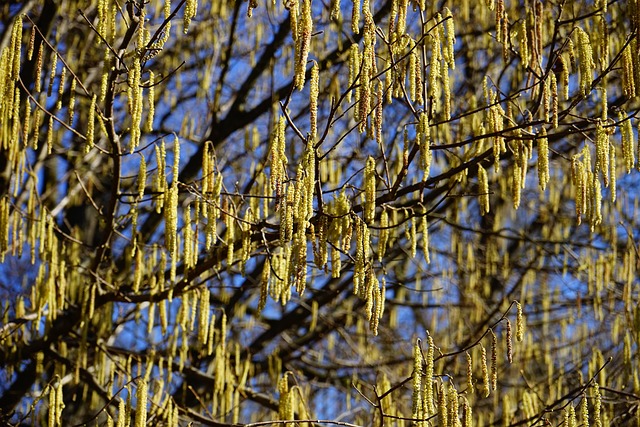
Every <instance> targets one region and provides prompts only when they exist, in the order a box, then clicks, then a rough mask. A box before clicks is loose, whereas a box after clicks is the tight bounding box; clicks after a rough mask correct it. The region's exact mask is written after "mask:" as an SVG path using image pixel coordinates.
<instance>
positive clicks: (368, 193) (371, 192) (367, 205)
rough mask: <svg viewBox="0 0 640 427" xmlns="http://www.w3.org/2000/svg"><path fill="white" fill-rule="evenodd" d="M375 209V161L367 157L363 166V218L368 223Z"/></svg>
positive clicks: (372, 217)
mask: <svg viewBox="0 0 640 427" xmlns="http://www.w3.org/2000/svg"><path fill="white" fill-rule="evenodd" d="M375 211H376V161H375V159H374V158H373V157H371V156H369V157H368V158H367V164H366V166H365V168H364V220H365V222H366V223H367V224H370V223H371V222H372V221H373V219H374V217H375Z"/></svg>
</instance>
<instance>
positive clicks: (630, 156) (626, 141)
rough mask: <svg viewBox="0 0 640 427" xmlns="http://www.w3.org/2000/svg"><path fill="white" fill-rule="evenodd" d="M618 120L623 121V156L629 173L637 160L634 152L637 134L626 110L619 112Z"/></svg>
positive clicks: (621, 128) (621, 131) (621, 127)
mask: <svg viewBox="0 0 640 427" xmlns="http://www.w3.org/2000/svg"><path fill="white" fill-rule="evenodd" d="M618 120H619V121H620V122H621V124H620V134H621V139H622V158H623V161H624V167H625V170H626V171H627V173H631V169H633V166H634V164H635V161H636V159H635V155H634V152H633V148H634V145H635V141H634V139H635V135H634V133H633V127H632V125H631V119H630V118H628V117H627V115H626V114H625V113H624V112H622V111H621V112H619V113H618Z"/></svg>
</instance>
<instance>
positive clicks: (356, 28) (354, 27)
mask: <svg viewBox="0 0 640 427" xmlns="http://www.w3.org/2000/svg"><path fill="white" fill-rule="evenodd" d="M360 8H361V2H360V0H353V8H352V9H351V31H353V34H358V33H360Z"/></svg>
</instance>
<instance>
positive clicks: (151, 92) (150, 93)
mask: <svg viewBox="0 0 640 427" xmlns="http://www.w3.org/2000/svg"><path fill="white" fill-rule="evenodd" d="M147 86H148V90H147V104H148V106H149V107H148V110H147V120H146V122H145V126H144V130H145V132H151V131H153V118H154V116H155V111H156V101H155V97H156V89H155V74H154V73H153V71H149V82H148V84H147Z"/></svg>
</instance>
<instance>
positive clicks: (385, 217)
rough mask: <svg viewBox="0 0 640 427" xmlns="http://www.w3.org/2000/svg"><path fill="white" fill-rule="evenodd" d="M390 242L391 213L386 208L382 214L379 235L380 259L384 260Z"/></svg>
mask: <svg viewBox="0 0 640 427" xmlns="http://www.w3.org/2000/svg"><path fill="white" fill-rule="evenodd" d="M388 242H389V214H388V213H387V210H386V209H383V210H382V213H381V214H380V235H379V237H378V261H380V262H382V259H383V258H384V254H385V253H386V251H387V243H388Z"/></svg>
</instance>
